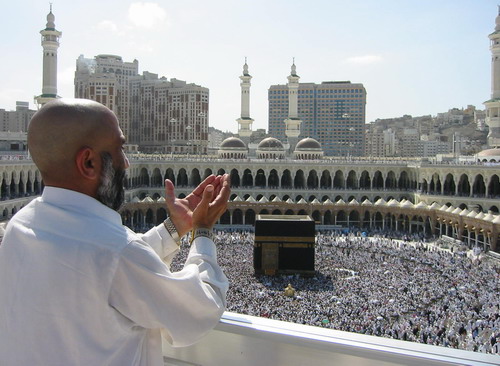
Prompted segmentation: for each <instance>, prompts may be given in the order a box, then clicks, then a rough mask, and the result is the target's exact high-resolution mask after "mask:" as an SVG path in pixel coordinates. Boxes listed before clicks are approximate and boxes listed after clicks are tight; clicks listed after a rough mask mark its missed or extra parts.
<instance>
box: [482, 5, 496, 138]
mask: <svg viewBox="0 0 500 366" xmlns="http://www.w3.org/2000/svg"><path fill="white" fill-rule="evenodd" d="M488 37H489V39H490V41H491V42H490V50H491V99H490V100H487V101H486V102H484V103H483V104H484V105H485V107H486V124H487V125H488V126H489V127H490V132H489V134H488V145H489V147H490V148H500V6H499V7H498V15H497V17H496V19H495V31H494V32H493V33H491V34H490V35H489V36H488Z"/></svg>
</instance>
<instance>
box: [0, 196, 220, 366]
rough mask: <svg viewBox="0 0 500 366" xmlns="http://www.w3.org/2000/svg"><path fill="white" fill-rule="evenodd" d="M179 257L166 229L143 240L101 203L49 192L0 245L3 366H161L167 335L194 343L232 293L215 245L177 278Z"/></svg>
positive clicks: (197, 253)
mask: <svg viewBox="0 0 500 366" xmlns="http://www.w3.org/2000/svg"><path fill="white" fill-rule="evenodd" d="M176 251H177V245H176V243H175V242H174V241H173V239H172V238H171V237H170V235H169V234H168V232H167V231H166V230H165V228H164V227H163V225H159V226H158V227H156V228H153V229H151V230H150V231H148V232H147V233H146V234H144V235H138V234H135V233H134V232H132V231H131V230H129V229H128V228H126V227H124V226H123V225H122V224H121V218H120V215H119V214H118V213H117V212H115V211H113V210H111V209H109V208H107V207H106V206H104V205H102V204H101V203H100V202H98V201H97V200H95V199H93V198H91V197H89V196H86V195H83V194H80V193H77V192H74V191H70V190H65V189H59V188H54V187H45V189H44V192H43V195H42V196H41V197H39V198H37V199H35V200H34V201H32V202H31V203H30V204H29V205H27V206H26V207H25V208H23V209H22V210H21V211H19V212H18V213H17V214H16V215H15V216H14V217H13V218H12V220H11V221H10V222H9V224H8V225H7V229H6V233H5V236H4V240H3V243H2V244H1V245H0V364H2V365H6V366H10V365H16V366H18V365H65V366H66V365H117V366H124V365H140V366H146V365H147V366H150V365H155V366H156V365H158V366H159V365H163V357H162V350H161V337H160V333H163V334H164V336H165V337H166V339H167V340H168V341H169V342H170V343H171V344H173V345H174V346H186V345H189V344H192V343H194V342H196V341H197V340H198V339H199V338H200V337H201V336H203V335H204V334H205V333H207V332H208V331H209V330H210V329H212V328H213V327H214V326H215V325H216V324H217V322H218V320H219V318H220V316H221V315H222V313H223V311H224V308H225V296H226V292H227V288H228V282H227V278H226V276H225V275H224V274H223V273H222V271H221V269H220V267H219V266H218V265H217V262H216V250H215V245H214V243H213V242H212V241H211V240H210V239H208V238H203V237H200V238H197V239H196V240H195V241H194V243H193V244H192V247H191V249H190V253H189V256H188V258H187V261H186V264H185V266H184V268H183V269H182V270H181V271H180V272H176V273H172V272H170V270H169V264H170V260H171V258H172V257H173V255H174V254H175V253H176ZM160 257H161V258H163V259H164V260H165V262H166V263H165V262H163V261H162V259H160Z"/></svg>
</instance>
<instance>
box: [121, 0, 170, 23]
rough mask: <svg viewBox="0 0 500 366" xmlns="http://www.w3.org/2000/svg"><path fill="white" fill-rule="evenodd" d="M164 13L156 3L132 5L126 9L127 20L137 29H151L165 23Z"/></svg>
mask: <svg viewBox="0 0 500 366" xmlns="http://www.w3.org/2000/svg"><path fill="white" fill-rule="evenodd" d="M166 17H167V13H166V11H165V10H164V9H163V8H162V7H161V6H160V5H158V4H157V3H146V2H140V3H132V4H130V7H129V9H128V18H129V19H130V21H131V22H132V23H133V24H134V25H135V26H136V27H139V28H147V29H152V28H154V27H156V26H157V25H158V24H161V23H163V22H165V20H166Z"/></svg>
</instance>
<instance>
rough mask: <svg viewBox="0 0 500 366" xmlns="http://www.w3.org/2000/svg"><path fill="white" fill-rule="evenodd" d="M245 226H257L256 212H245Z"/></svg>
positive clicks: (250, 210)
mask: <svg viewBox="0 0 500 366" xmlns="http://www.w3.org/2000/svg"><path fill="white" fill-rule="evenodd" d="M245 224H247V225H255V211H254V210H252V209H249V210H247V211H246V212H245Z"/></svg>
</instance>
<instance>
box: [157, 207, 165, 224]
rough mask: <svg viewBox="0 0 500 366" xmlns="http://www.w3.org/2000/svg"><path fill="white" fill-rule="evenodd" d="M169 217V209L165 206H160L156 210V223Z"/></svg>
mask: <svg viewBox="0 0 500 366" xmlns="http://www.w3.org/2000/svg"><path fill="white" fill-rule="evenodd" d="M166 218H167V210H166V209H165V208H163V207H160V208H159V209H158V210H157V211H156V224H159V223H160V222H163V221H164V220H165V219H166Z"/></svg>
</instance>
